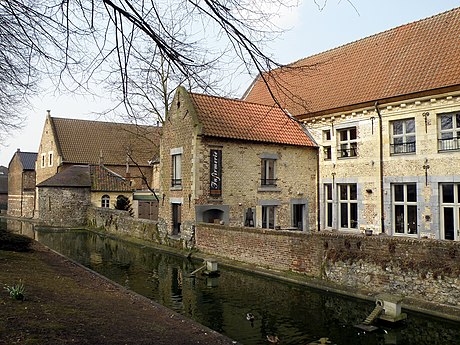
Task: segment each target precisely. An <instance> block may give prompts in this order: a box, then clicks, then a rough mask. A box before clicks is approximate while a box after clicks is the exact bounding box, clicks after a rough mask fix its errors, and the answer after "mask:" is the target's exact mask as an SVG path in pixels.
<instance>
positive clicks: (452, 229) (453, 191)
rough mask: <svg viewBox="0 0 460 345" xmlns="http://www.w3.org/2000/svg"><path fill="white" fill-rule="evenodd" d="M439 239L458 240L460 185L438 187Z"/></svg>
mask: <svg viewBox="0 0 460 345" xmlns="http://www.w3.org/2000/svg"><path fill="white" fill-rule="evenodd" d="M440 189H441V190H440V199H441V200H440V206H441V207H440V212H441V217H440V219H441V227H440V228H441V234H440V236H441V239H443V240H451V241H457V240H458V239H459V238H460V183H443V184H441V185H440Z"/></svg>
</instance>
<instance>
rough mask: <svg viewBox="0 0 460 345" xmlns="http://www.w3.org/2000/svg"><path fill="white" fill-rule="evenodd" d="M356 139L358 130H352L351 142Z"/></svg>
mask: <svg viewBox="0 0 460 345" xmlns="http://www.w3.org/2000/svg"><path fill="white" fill-rule="evenodd" d="M355 139H356V128H350V140H355Z"/></svg>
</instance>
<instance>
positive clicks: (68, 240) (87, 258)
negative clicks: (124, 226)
mask: <svg viewBox="0 0 460 345" xmlns="http://www.w3.org/2000/svg"><path fill="white" fill-rule="evenodd" d="M0 224H1V223H0ZM3 225H4V223H3ZM9 227H10V228H11V227H12V224H11V225H10V224H9ZM18 231H20V232H22V233H26V234H28V235H29V236H31V237H34V238H35V239H36V240H38V241H39V242H42V243H44V244H45V245H47V246H48V247H50V248H53V249H54V250H56V251H58V252H60V253H62V254H63V255H65V256H67V257H69V258H72V259H74V260H76V261H78V262H80V263H81V264H83V265H85V266H87V267H89V268H91V269H93V270H95V271H97V272H99V273H101V274H102V275H104V276H106V277H108V278H109V279H111V280H113V281H116V282H117V283H119V284H121V285H123V286H125V287H127V288H128V289H131V290H133V291H136V292H137V293H140V294H142V295H144V296H146V297H148V298H151V299H152V300H154V301H156V302H158V303H161V304H163V305H165V306H166V307H168V308H170V309H172V310H175V311H176V312H178V313H181V314H183V315H186V316H187V317H189V318H191V319H194V320H196V321H198V322H199V323H201V324H203V325H205V326H207V327H210V328H212V329H214V330H216V331H218V332H220V333H223V334H225V335H227V336H228V337H230V338H232V339H235V340H237V341H239V342H241V343H243V344H247V345H251V344H268V341H267V339H266V336H267V335H277V336H278V337H279V338H280V339H281V342H280V344H299V345H304V344H308V343H310V342H313V341H317V340H318V339H320V338H322V337H327V338H329V339H330V341H332V343H333V344H337V345H339V344H340V345H345V344H366V345H367V344H369V345H373V344H404V345H410V344H414V345H420V344H430V345H432V344H460V324H459V323H455V322H450V321H447V320H444V319H437V318H432V317H428V316H426V315H422V314H417V313H408V320H406V321H405V322H404V323H403V324H401V325H399V326H398V327H389V326H387V325H384V326H383V327H382V328H381V329H380V330H378V331H376V332H373V333H365V332H363V331H361V330H359V329H357V328H355V327H353V326H354V325H355V324H358V323H361V322H362V321H363V320H364V319H365V317H366V316H367V315H368V314H369V313H370V312H371V311H372V309H373V307H374V304H373V303H371V302H366V301H361V300H356V299H351V298H345V297H343V296H338V295H334V294H329V293H326V292H324V291H318V290H313V289H310V288H307V287H304V286H299V285H295V284H288V283H284V282H280V281H277V280H273V279H269V278H265V277H262V276H258V275H255V274H249V273H245V272H241V271H238V270H233V269H227V268H223V267H219V269H220V271H221V275H220V277H218V278H209V277H206V276H202V275H199V274H198V275H197V276H196V277H195V278H190V277H189V276H188V273H189V272H192V271H193V270H194V269H196V268H198V267H200V265H201V262H192V261H189V260H187V259H185V258H182V257H179V256H174V255H170V254H167V253H165V252H162V251H158V250H154V249H151V248H147V247H143V246H140V245H137V244H132V243H128V242H125V241H121V240H117V239H114V238H111V237H108V236H104V235H101V234H96V233H93V232H88V231H55V230H50V229H45V228H42V229H36V230H34V229H32V227H31V226H30V225H27V224H25V225H22V228H20V229H18ZM247 313H252V314H254V316H255V320H254V322H253V323H252V324H251V322H249V321H247V320H246V314H247Z"/></svg>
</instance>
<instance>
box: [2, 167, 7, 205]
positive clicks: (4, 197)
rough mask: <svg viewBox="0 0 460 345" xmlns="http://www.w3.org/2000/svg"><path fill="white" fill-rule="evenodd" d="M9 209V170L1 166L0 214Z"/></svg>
mask: <svg viewBox="0 0 460 345" xmlns="http://www.w3.org/2000/svg"><path fill="white" fill-rule="evenodd" d="M7 209H8V168H7V167H4V166H0V212H6V210H7Z"/></svg>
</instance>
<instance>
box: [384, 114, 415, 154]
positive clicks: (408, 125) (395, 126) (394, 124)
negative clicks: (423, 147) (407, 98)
mask: <svg viewBox="0 0 460 345" xmlns="http://www.w3.org/2000/svg"><path fill="white" fill-rule="evenodd" d="M390 127H391V144H390V153H391V154H404V153H415V119H414V118H411V119H404V120H396V121H391V123H390Z"/></svg>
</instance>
